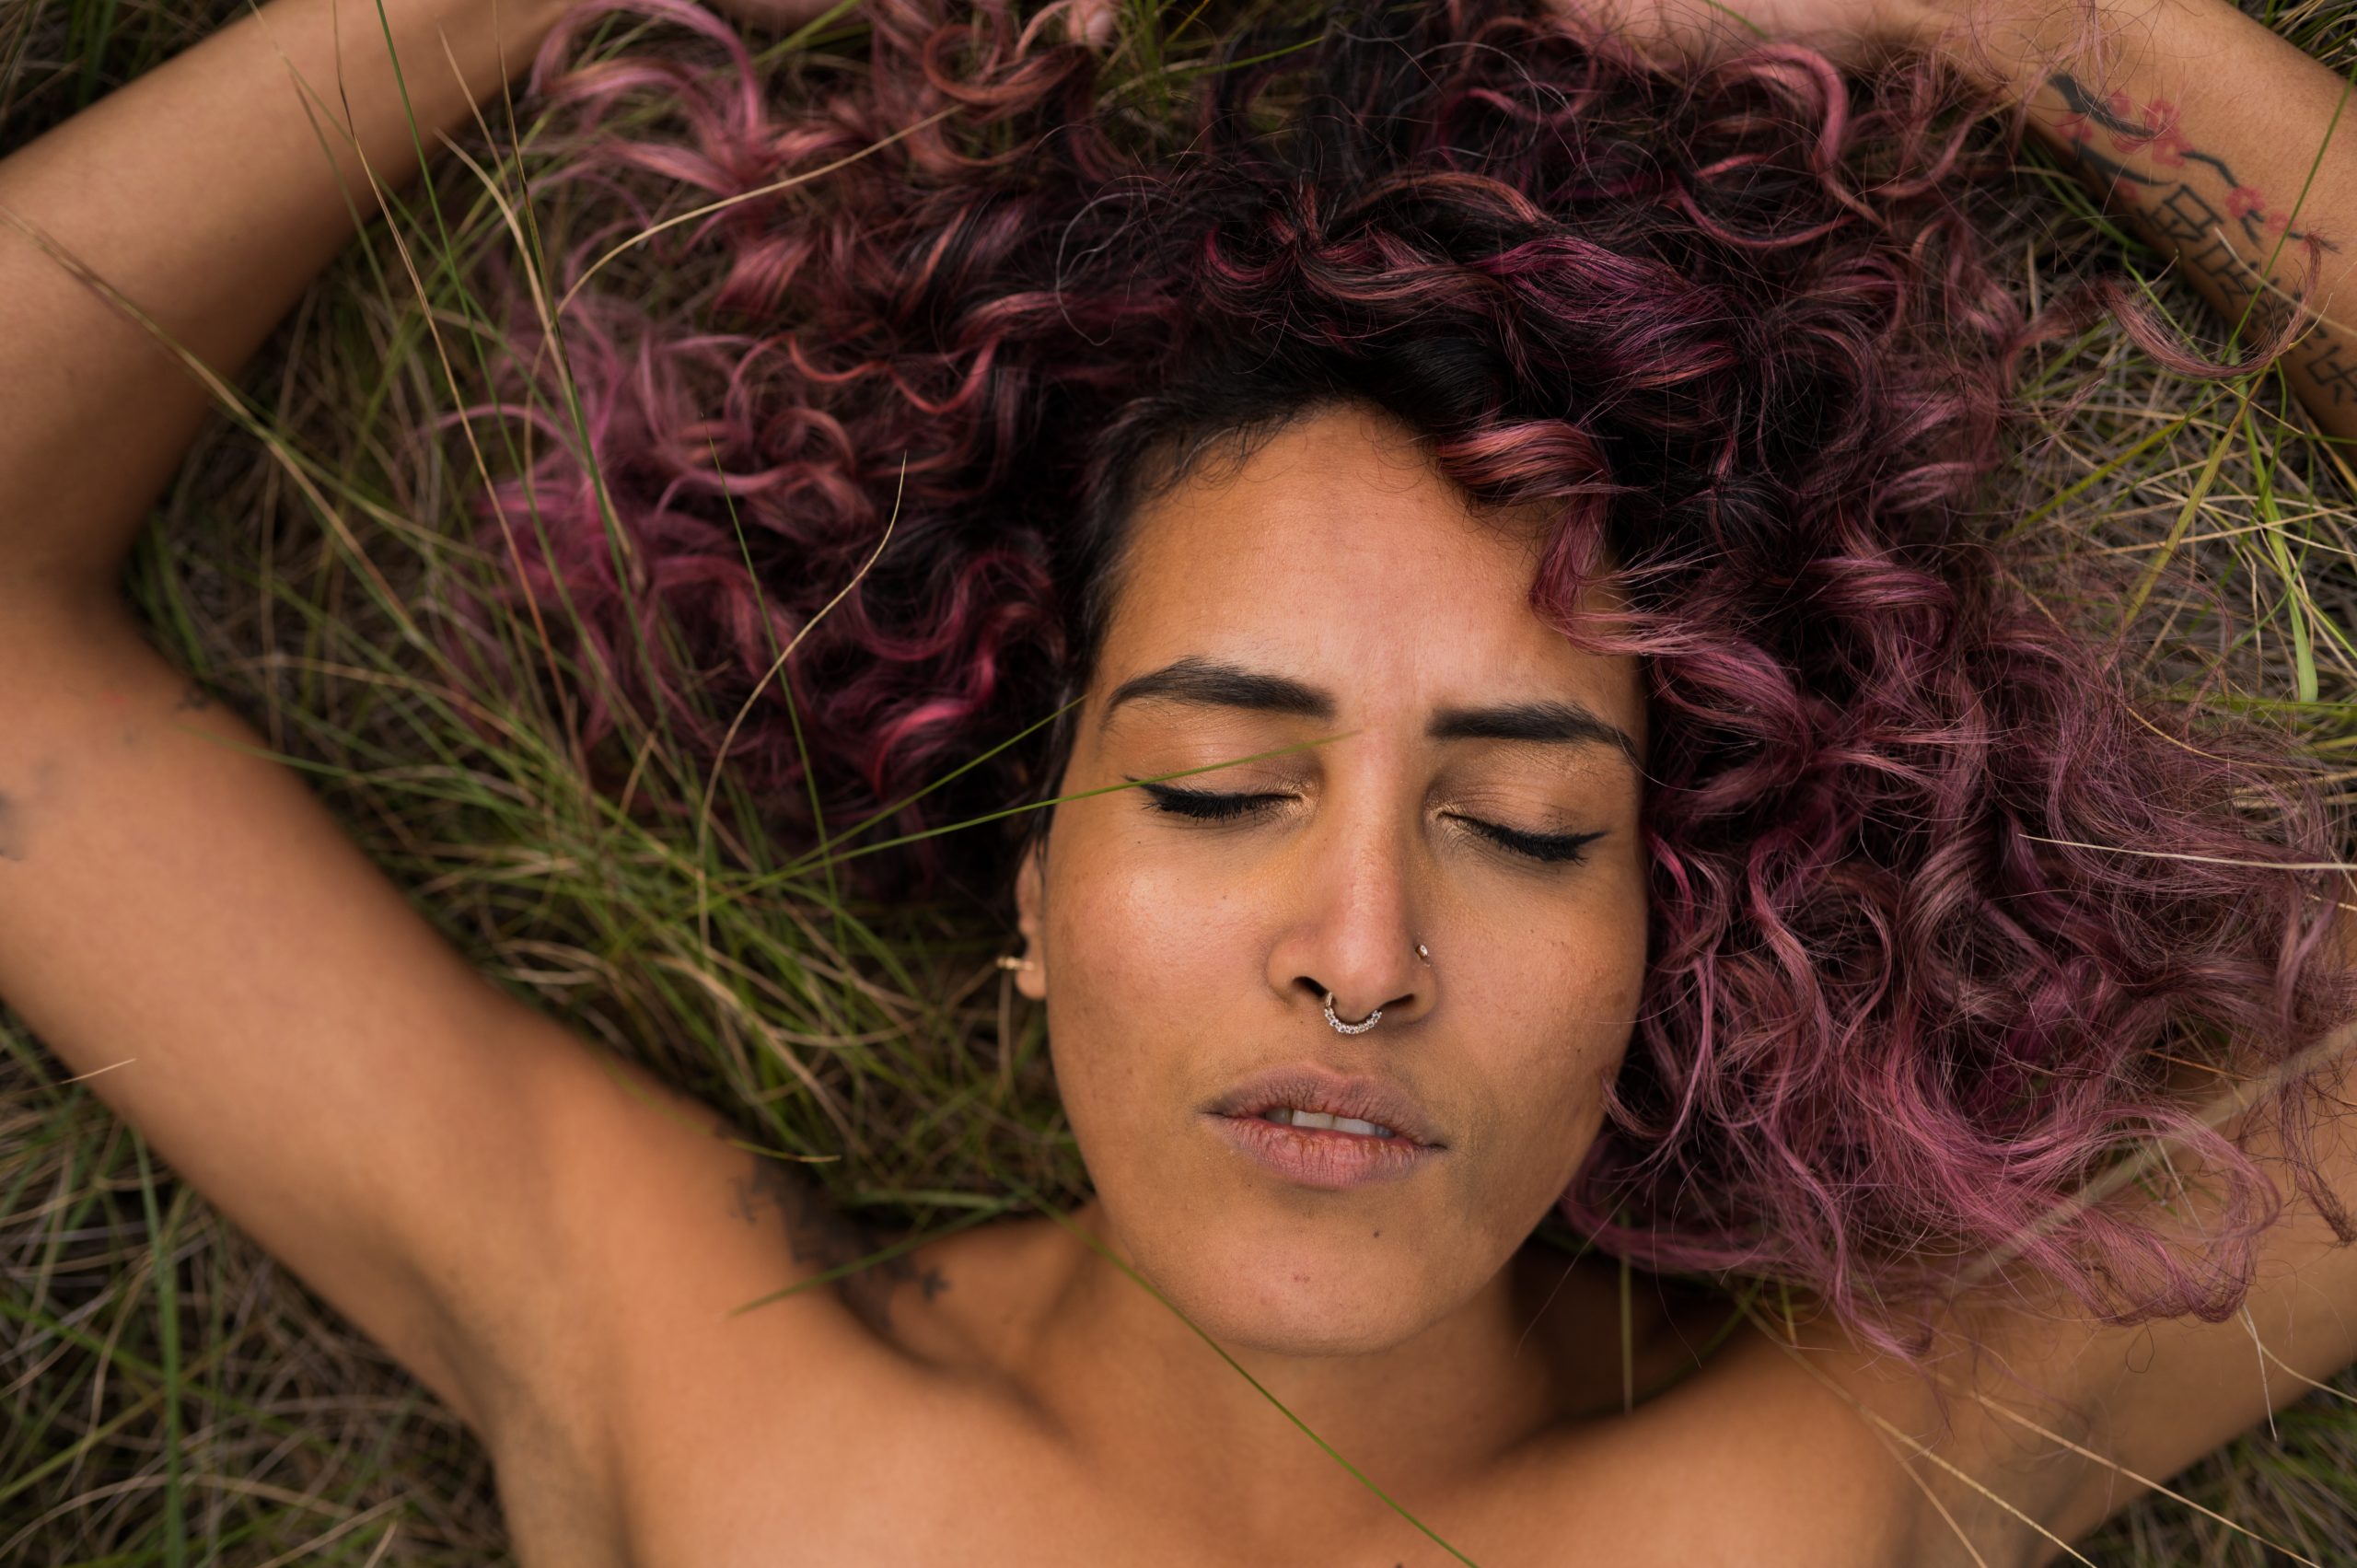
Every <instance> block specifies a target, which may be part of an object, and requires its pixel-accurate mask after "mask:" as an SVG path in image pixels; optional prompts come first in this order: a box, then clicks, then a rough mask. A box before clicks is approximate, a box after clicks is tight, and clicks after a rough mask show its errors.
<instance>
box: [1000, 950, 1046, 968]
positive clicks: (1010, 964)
mask: <svg viewBox="0 0 2357 1568" xmlns="http://www.w3.org/2000/svg"><path fill="white" fill-rule="evenodd" d="M998 967H999V968H1001V969H1003V970H1036V969H1038V968H1039V959H1037V958H1016V956H1015V955H1014V954H1012V953H1001V954H1000V955H999V956H998Z"/></svg>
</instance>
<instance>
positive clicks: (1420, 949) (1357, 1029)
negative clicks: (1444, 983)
mask: <svg viewBox="0 0 2357 1568" xmlns="http://www.w3.org/2000/svg"><path fill="white" fill-rule="evenodd" d="M1416 957H1418V958H1422V960H1423V961H1424V962H1425V963H1426V964H1430V963H1431V962H1432V961H1433V956H1432V954H1431V953H1430V952H1429V951H1427V950H1426V949H1425V947H1424V945H1423V944H1422V942H1419V943H1417V944H1416ZM1382 1018H1383V1009H1382V1008H1380V1007H1377V1008H1376V1010H1375V1011H1374V1012H1372V1013H1369V1014H1368V1015H1367V1016H1365V1017H1364V1018H1361V1019H1360V1020H1359V1021H1358V1022H1357V1023H1355V1024H1346V1023H1344V1022H1342V1020H1341V1017H1340V1016H1338V1015H1337V1014H1336V1013H1335V1011H1334V993H1332V992H1330V991H1329V992H1328V993H1326V1021H1327V1022H1328V1023H1329V1024H1331V1025H1333V1026H1334V1032H1335V1033H1336V1034H1344V1035H1363V1034H1364V1033H1366V1031H1367V1030H1369V1029H1371V1028H1375V1026H1376V1024H1377V1023H1379V1022H1381V1021H1382Z"/></svg>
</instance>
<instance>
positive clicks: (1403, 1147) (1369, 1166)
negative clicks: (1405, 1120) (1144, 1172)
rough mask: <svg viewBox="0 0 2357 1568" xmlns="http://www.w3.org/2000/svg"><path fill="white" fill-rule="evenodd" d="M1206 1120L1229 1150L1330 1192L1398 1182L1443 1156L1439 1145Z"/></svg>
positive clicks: (1246, 1120) (1217, 1116)
mask: <svg viewBox="0 0 2357 1568" xmlns="http://www.w3.org/2000/svg"><path fill="white" fill-rule="evenodd" d="M1205 1114H1206V1115H1207V1117H1208V1118H1209V1120H1210V1121H1211V1124H1212V1128H1213V1131H1214V1132H1218V1133H1219V1135H1220V1136H1221V1137H1223V1138H1225V1139H1226V1140H1227V1142H1228V1144H1229V1145H1230V1146H1231V1147H1233V1148H1235V1149H1237V1151H1239V1152H1241V1153H1243V1154H1245V1155H1247V1156H1250V1157H1251V1158H1252V1159H1254V1160H1257V1161H1258V1162H1259V1163H1260V1165H1262V1166H1263V1167H1267V1168H1268V1169H1269V1170H1271V1171H1273V1172H1275V1173H1276V1174H1277V1175H1279V1176H1282V1177H1283V1178H1285V1179H1287V1180H1289V1181H1292V1182H1295V1183H1296V1184H1298V1185H1300V1186H1303V1187H1318V1188H1323V1189H1326V1190H1328V1191H1341V1190H1342V1189H1345V1188H1351V1187H1365V1186H1371V1185H1373V1184H1374V1183H1376V1182H1381V1181H1397V1180H1399V1179H1400V1178H1402V1177H1405V1176H1411V1175H1413V1174H1414V1173H1415V1172H1416V1171H1417V1170H1419V1169H1421V1168H1422V1167H1424V1166H1427V1165H1429V1164H1431V1163H1432V1162H1433V1161H1434V1160H1436V1159H1438V1158H1440V1157H1441V1155H1442V1152H1443V1151H1442V1147H1441V1145H1440V1144H1418V1143H1414V1142H1411V1140H1409V1139H1406V1138H1402V1137H1390V1138H1376V1137H1370V1136H1368V1135H1367V1134H1366V1133H1364V1132H1335V1131H1334V1130H1333V1129H1331V1128H1328V1127H1288V1126H1285V1125H1284V1124H1283V1123H1282V1122H1277V1121H1262V1120H1261V1119H1260V1117H1258V1116H1255V1115H1251V1114H1245V1115H1240V1116H1232V1115H1227V1114H1225V1113H1223V1112H1219V1111H1211V1112H1206V1113H1205ZM1368 1120H1373V1119H1372V1118H1369V1119H1368ZM1384 1125H1385V1126H1389V1125H1390V1123H1389V1122H1385V1123H1384Z"/></svg>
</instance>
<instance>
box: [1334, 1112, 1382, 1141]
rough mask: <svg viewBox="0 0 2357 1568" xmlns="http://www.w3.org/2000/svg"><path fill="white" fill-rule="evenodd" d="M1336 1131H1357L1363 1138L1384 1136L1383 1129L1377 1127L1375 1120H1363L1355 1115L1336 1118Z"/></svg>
mask: <svg viewBox="0 0 2357 1568" xmlns="http://www.w3.org/2000/svg"><path fill="white" fill-rule="evenodd" d="M1334 1131H1335V1132H1356V1133H1357V1134H1358V1135H1359V1136H1360V1137H1362V1138H1376V1137H1380V1136H1382V1130H1381V1129H1380V1128H1378V1127H1376V1124H1375V1123H1374V1122H1372V1121H1360V1120H1359V1119H1358V1118H1357V1117H1355V1116H1338V1117H1336V1118H1334Z"/></svg>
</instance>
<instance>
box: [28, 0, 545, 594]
mask: <svg viewBox="0 0 2357 1568" xmlns="http://www.w3.org/2000/svg"><path fill="white" fill-rule="evenodd" d="M561 10H562V6H561V5H560V4H559V3H558V0H384V6H383V11H382V15H381V17H380V15H379V12H378V8H377V0H273V3H272V4H270V5H268V6H263V7H262V8H261V10H259V11H256V12H251V13H249V14H248V15H246V16H244V17H240V18H239V19H238V20H237V21H236V22H233V23H231V24H230V25H229V26H227V27H225V28H223V29H221V30H220V31H219V32H217V33H215V34H213V35H212V36H211V37H209V38H206V39H205V40H204V41H202V42H201V43H198V44H196V45H194V46H193V47H192V48H190V49H188V50H186V51H184V52H182V53H181V54H180V55H179V56H178V57H177V58H175V59H173V60H170V61H168V62H167V63H166V64H163V65H161V66H158V67H157V68H156V69H155V70H153V71H150V72H148V73H147V74H146V75H143V76H141V77H140V78H138V79H137V80H136V81H134V82H132V83H130V84H129V85H128V86H126V87H122V89H120V90H119V91H117V92H114V93H112V94H110V95H109V96H108V97H107V98H105V99H101V100H100V101H99V102H98V103H96V104H93V105H91V106H90V108H88V109H87V110H84V111H83V112H82V113H80V114H78V115H76V116H75V117H74V118H73V119H72V120H69V121H67V122H65V123H64V124H62V125H59V126H57V127H56V128H55V129H53V130H52V131H51V132H49V133H48V134H46V135H43V136H41V138H40V139H38V140H36V141H34V142H32V143H30V144H29V145H26V146H24V147H21V148H19V149H17V151H16V152H15V153H13V154H11V155H10V156H9V157H7V158H6V160H5V161H0V572H5V575H0V584H5V585H9V586H12V587H13V586H19V585H23V584H25V583H28V582H30V581H35V580H38V581H41V582H44V583H47V584H50V585H52V586H54V587H57V588H60V589H63V590H65V591H69V592H81V591H86V590H88V589H90V588H93V587H98V586H99V585H101V584H109V583H111V582H112V581H113V578H114V574H115V572H116V570H117V569H118V567H119V566H120V565H121V563H122V558H123V556H124V554H125V552H127V551H128V550H129V548H130V544H131V540H132V537H133V535H134V534H135V533H136V532H137V531H138V528H139V525H140V523H141V522H142V521H143V520H144V519H145V516H146V513H147V508H148V506H149V505H150V504H151V503H152V502H153V501H154V499H155V497H156V495H157V492H158V491H159V490H160V489H161V488H162V487H163V485H164V483H165V482H167V481H168V479H169V478H170V477H171V475H172V472H173V470H176V469H177V468H178V467H179V466H180V459H181V456H182V455H183V454H184V453H185V452H186V451H187V448H188V444H189V442H190V440H191V439H192V438H193V436H195V434H196V430H197V426H198V424H199V422H200V421H201V420H202V419H203V415H204V412H205V409H206V407H207V406H208V396H207V393H206V391H205V389H204V388H203V385H202V384H201V383H200V382H199V381H198V380H197V379H196V377H193V376H192V375H191V374H190V373H189V371H188V370H187V368H186V367H185V366H183V365H181V363H180V360H179V359H178V358H177V357H176V356H174V355H172V354H169V353H168V351H167V350H166V349H164V348H163V347H162V346H161V345H159V344H158V343H157V342H156V341H155V340H154V339H153V338H152V337H151V336H150V335H149V334H148V332H147V331H146V330H145V328H143V327H141V326H140V325H139V324H138V323H137V322H136V321H135V320H134V319H130V318H128V317H126V316H124V315H123V314H122V313H121V312H120V311H119V310H117V309H116V308H113V307H111V306H110V304H108V303H107V301H106V299H105V297H104V296H102V295H101V294H100V293H99V292H98V291H97V290H95V289H93V288H92V287H91V286H89V285H87V284H85V283H83V282H81V281H80V280H78V279H77V278H76V277H75V275H74V274H73V273H71V272H69V271H68V270H67V268H66V267H65V266H64V265H61V264H60V262H59V261H57V260H55V259H54V258H52V255H51V254H50V251H49V250H48V249H46V248H45V247H44V245H43V244H42V243H41V238H37V237H45V238H47V239H48V240H50V241H52V243H54V244H55V245H56V246H58V247H61V248H63V250H65V251H66V252H68V253H69V254H71V255H72V256H73V257H74V258H75V259H76V260H77V261H80V262H81V263H82V264H84V265H86V266H87V267H88V268H89V269H90V270H91V271H92V272H94V273H97V274H98V275H99V277H100V278H102V279H104V280H105V281H106V282H107V283H108V284H109V285H111V286H112V287H113V288H115V289H116V290H118V291H120V292H121V293H122V295H124V296H126V297H128V298H129V299H130V300H131V301H132V302H133V303H134V304H135V305H136V306H137V307H138V308H139V309H140V310H142V311H144V312H145V314H146V315H147V316H148V317H149V318H150V319H153V320H154V321H155V323H156V324H157V327H158V328H159V329H161V330H162V331H164V332H165V333H167V334H168V335H169V336H170V337H171V338H172V339H173V340H174V341H176V342H178V343H180V344H181V345H182V346H184V347H185V348H187V349H188V350H189V351H190V352H191V353H192V354H195V355H196V356H197V357H198V358H199V359H201V360H203V362H204V363H205V364H206V365H207V366H209V367H210V368H211V369H212V370H213V371H214V372H215V373H216V374H218V375H219V376H220V377H223V378H224V379H227V378H229V377H234V376H235V375H236V373H237V371H238V367H239V366H242V365H243V364H244V363H245V362H246V360H247V359H248V358H250V356H251V354H253V351H254V350H255V349H256V348H257V347H258V346H260V344H261V342H262V340H263V338H264V337H265V336H267V335H268V333H269V332H270V331H271V329H272V327H273V326H274V325H275V324H276V323H277V321H278V320H279V319H280V318H281V317H283V316H284V315H285V314H286V312H287V310H288V309H289V308H291V307H292V306H293V305H294V303H295V301H296V298H297V296H300V295H301V293H302V291H303V290H304V289H305V288H306V287H307V286H308V285H309V284H310V282H311V279H312V278H313V276H314V275H315V274H316V273H318V272H319V269H320V268H322V267H324V266H325V265H326V264H327V263H328V262H329V261H331V259H333V257H334V256H335V255H336V253H337V252H338V251H339V250H342V249H343V247H344V245H345V244H346V243H348V242H349V241H350V240H351V238H352V237H353V234H354V226H353V208H352V206H351V205H348V204H347V200H349V201H350V202H351V203H357V205H358V207H359V211H360V215H362V216H363V217H365V216H366V215H369V214H370V213H371V212H373V211H374V209H375V205H376V203H375V199H374V197H373V196H372V194H371V192H370V188H369V180H368V175H367V174H366V173H364V172H363V171H362V166H363V162H364V159H365V162H366V168H367V170H368V171H369V172H370V173H373V174H374V176H375V177H376V180H377V183H378V184H380V185H382V186H384V187H386V188H388V189H399V188H400V187H401V186H403V185H405V184H406V183H408V182H409V181H410V180H412V179H413V178H414V177H415V175H416V173H417V170H418V168H419V164H418V151H419V149H418V143H417V140H416V139H415V137H413V136H412V132H411V129H410V110H414V112H415V115H416V122H417V132H416V134H417V135H418V136H422V137H424V142H425V145H427V146H429V147H430V146H433V145H436V143H435V137H436V135H437V134H439V133H442V132H445V131H449V130H453V129H455V128H457V127H458V126H459V125H461V124H462V123H464V122H466V121H467V120H468V119H469V117H470V114H471V111H472V110H473V106H474V104H475V101H476V100H477V99H479V98H482V97H483V96H486V95H489V94H492V93H494V92H496V91H497V90H498V89H499V88H500V87H501V86H502V85H503V84H504V83H505V81H506V80H507V79H508V78H509V77H510V76H511V75H517V74H520V73H521V71H522V70H523V68H524V67H525V66H526V65H527V64H529V62H530V60H531V56H532V52H533V51H534V50H535V49H537V48H538V47H539V44H540V40H541V39H542V38H543V37H545V36H546V34H547V32H548V30H549V29H550V27H551V26H552V24H553V23H554V21H555V19H556V17H557V16H558V14H559V13H560V11H561ZM388 29H389V32H390V36H391V39H392V42H393V46H394V49H395V51H396V52H397V55H398V59H399V61H400V64H401V76H400V78H398V79H397V77H396V75H395V71H394V65H393V59H392V58H391V57H389V56H388V54H387V52H386V36H387V31H388ZM446 45H447V52H446ZM454 60H455V62H456V63H457V66H458V70H459V75H453V73H452V62H453V61H454ZM290 68H291V71H292V73H293V75H292V76H290V74H289V73H290ZM296 76H299V77H300V79H301V80H302V82H304V83H305V84H307V85H308V89H309V91H310V93H312V94H315V95H317V97H318V99H320V100H322V101H323V102H324V103H325V105H326V106H327V109H326V110H325V112H322V111H321V110H320V109H319V104H317V103H311V102H309V101H308V100H307V99H306V98H305V96H304V94H303V93H302V92H301V91H299V90H298V89H297V87H296V81H295V79H294V78H295V77H296ZM404 84H405V85H406V87H407V94H408V102H409V108H408V109H406V110H405V109H404V107H403V102H402V89H403V86H404ZM462 84H463V85H462ZM339 87H340V88H341V92H342V95H343V96H342V100H340V99H339V97H338V94H339ZM343 100H348V101H349V104H350V109H351V118H350V120H349V122H348V123H347V122H345V121H344V119H343V112H344V111H343ZM315 115H316V116H317V125H316V128H315V125H314V119H313V117H314V116H315ZM322 142H324V143H325V147H324V148H323V147H322V145H321V144H322ZM331 154H332V161H331V157H330V155H331ZM347 193H348V195H347Z"/></svg>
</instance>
